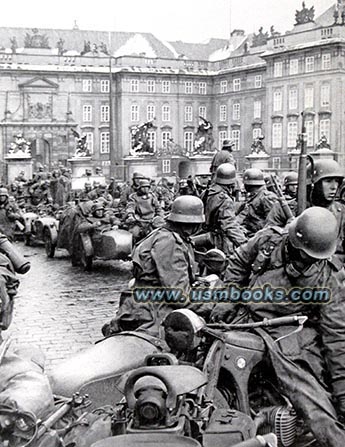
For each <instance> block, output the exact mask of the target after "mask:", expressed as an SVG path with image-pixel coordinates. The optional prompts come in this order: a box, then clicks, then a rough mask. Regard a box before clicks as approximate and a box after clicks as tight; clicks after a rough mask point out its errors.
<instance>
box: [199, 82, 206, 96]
mask: <svg viewBox="0 0 345 447" xmlns="http://www.w3.org/2000/svg"><path fill="white" fill-rule="evenodd" d="M199 95H206V82H199Z"/></svg>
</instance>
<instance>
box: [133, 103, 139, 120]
mask: <svg viewBox="0 0 345 447" xmlns="http://www.w3.org/2000/svg"><path fill="white" fill-rule="evenodd" d="M131 121H139V106H138V105H137V104H133V105H131Z"/></svg>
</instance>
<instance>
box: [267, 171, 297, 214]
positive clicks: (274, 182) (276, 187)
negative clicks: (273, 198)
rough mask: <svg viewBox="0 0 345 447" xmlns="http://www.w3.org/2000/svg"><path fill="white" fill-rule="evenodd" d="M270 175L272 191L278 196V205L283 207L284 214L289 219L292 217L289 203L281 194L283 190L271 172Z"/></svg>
mask: <svg viewBox="0 0 345 447" xmlns="http://www.w3.org/2000/svg"><path fill="white" fill-rule="evenodd" d="M270 177H271V182H272V185H273V188H274V192H275V193H276V195H277V196H278V200H279V202H280V205H281V207H282V209H283V212H284V215H285V217H286V219H287V220H289V219H291V218H293V214H292V211H291V208H290V207H289V204H288V202H287V200H286V198H285V196H284V194H283V191H282V189H281V187H280V185H279V184H278V182H277V179H276V178H275V177H274V175H272V174H271V175H270Z"/></svg>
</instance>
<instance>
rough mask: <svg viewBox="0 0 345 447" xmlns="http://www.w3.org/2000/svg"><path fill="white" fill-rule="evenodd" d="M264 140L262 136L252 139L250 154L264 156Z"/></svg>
mask: <svg viewBox="0 0 345 447" xmlns="http://www.w3.org/2000/svg"><path fill="white" fill-rule="evenodd" d="M264 139H265V137H264V136H263V135H260V136H258V137H256V138H254V141H253V143H252V145H251V147H250V149H251V153H252V154H260V153H261V154H262V153H264V154H266V150H265V146H264V144H263V140H264Z"/></svg>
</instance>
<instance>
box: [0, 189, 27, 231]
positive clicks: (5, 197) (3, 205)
mask: <svg viewBox="0 0 345 447" xmlns="http://www.w3.org/2000/svg"><path fill="white" fill-rule="evenodd" d="M17 220H18V221H21V222H22V223H24V220H23V217H22V216H21V214H20V211H19V208H18V206H17V205H16V204H15V203H10V202H9V194H8V190H7V188H0V231H1V232H2V233H3V234H5V235H6V236H7V237H8V238H9V239H10V240H12V239H13V237H14V230H15V223H16V221H17Z"/></svg>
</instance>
